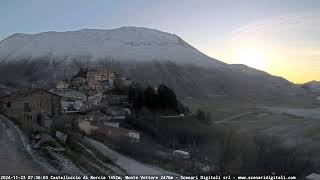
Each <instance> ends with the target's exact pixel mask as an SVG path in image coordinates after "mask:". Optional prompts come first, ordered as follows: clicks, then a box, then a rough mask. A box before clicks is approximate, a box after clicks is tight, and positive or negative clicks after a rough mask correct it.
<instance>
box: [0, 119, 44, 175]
mask: <svg viewBox="0 0 320 180" xmlns="http://www.w3.org/2000/svg"><path fill="white" fill-rule="evenodd" d="M0 145H1V148H0V164H1V165H0V174H5V175H40V174H45V173H46V172H45V171H44V170H42V169H41V168H40V166H39V165H38V164H37V163H36V162H34V161H33V160H32V158H31V157H30V156H29V154H28V152H27V151H26V149H25V148H24V146H23V143H22V142H21V138H20V136H19V135H18V134H17V132H16V131H15V129H14V128H13V127H12V126H11V125H10V124H9V123H8V122H7V119H6V118H4V117H3V116H2V115H0Z"/></svg>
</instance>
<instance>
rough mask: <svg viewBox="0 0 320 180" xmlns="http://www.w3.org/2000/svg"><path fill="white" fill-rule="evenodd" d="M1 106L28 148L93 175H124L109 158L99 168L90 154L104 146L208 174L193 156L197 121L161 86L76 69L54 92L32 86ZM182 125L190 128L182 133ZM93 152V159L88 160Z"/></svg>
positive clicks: (175, 168)
mask: <svg viewBox="0 0 320 180" xmlns="http://www.w3.org/2000/svg"><path fill="white" fill-rule="evenodd" d="M0 102H1V112H2V113H3V114H4V115H5V116H7V117H8V118H9V119H11V120H12V121H14V122H15V123H16V124H17V125H19V127H20V128H21V129H22V130H23V131H24V132H25V133H26V134H27V135H28V137H30V139H31V140H30V143H31V146H32V147H33V148H34V149H37V150H40V151H46V152H45V153H44V154H50V151H53V152H55V153H56V152H57V151H58V152H59V153H63V154H65V155H66V156H67V157H68V158H70V159H71V160H72V161H74V162H75V163H76V164H77V165H78V166H79V167H81V168H83V169H85V170H86V171H89V172H90V173H93V174H94V173H110V172H111V173H114V174H118V173H124V174H125V173H128V171H130V170H128V169H126V167H122V166H120V165H119V164H117V163H115V162H113V161H112V160H110V159H112V156H114V155H112V154H108V155H103V156H105V161H104V163H106V162H107V163H110V162H112V163H111V164H113V165H114V168H111V170H110V168H106V167H105V166H104V165H101V162H100V161H101V160H100V158H101V157H99V158H98V159H97V157H96V156H99V155H101V154H104V153H105V152H104V150H103V149H101V147H100V146H101V145H102V144H103V145H106V146H107V147H110V148H112V149H113V150H116V151H118V152H121V153H122V154H124V155H126V156H129V157H132V158H135V159H138V160H140V161H143V162H146V163H148V164H154V165H156V166H160V167H165V168H166V169H168V168H169V169H172V170H173V171H181V172H182V171H184V170H187V169H190V168H191V167H192V168H193V169H194V170H196V171H198V172H202V173H205V172H209V171H210V170H211V169H210V168H211V167H209V166H208V165H207V163H206V160H205V158H204V156H201V157H197V155H199V154H201V153H199V152H197V151H196V146H197V143H198V142H199V139H200V137H201V136H202V135H204V133H203V132H201V129H200V130H197V129H199V128H197V125H194V122H193V121H198V120H196V118H195V117H194V115H192V114H191V113H190V112H189V110H188V108H186V107H185V106H183V105H182V104H181V103H180V102H179V101H178V100H177V98H176V95H175V93H174V91H172V90H171V89H169V88H168V87H166V86H165V85H164V84H161V85H159V86H158V87H151V86H147V87H144V86H142V85H141V84H139V83H137V82H135V81H134V80H130V79H129V78H127V77H126V76H122V75H119V74H117V73H115V72H112V71H110V70H108V69H88V68H81V69H80V70H79V71H78V73H77V74H75V75H74V76H73V77H72V78H71V79H70V80H60V81H58V82H57V83H56V87H55V88H53V89H45V88H42V87H35V86H32V87H30V88H27V89H21V90H18V91H17V92H14V93H12V94H9V95H6V96H4V97H2V98H1V99H0ZM184 120H188V121H186V122H191V124H193V125H191V124H190V125H187V126H186V128H185V129H182V128H180V127H179V124H180V123H181V122H182V121H184ZM200 120H205V118H202V119H201V118H200ZM199 122H200V121H199ZM187 124H188V123H187ZM100 143H102V144H100ZM84 147H85V148H84ZM49 149H50V151H49ZM91 151H93V152H96V154H95V155H93V154H92V153H89V154H88V152H91ZM191 154H192V155H193V156H192V158H191V156H190V155H191ZM110 156H111V157H110ZM79 157H81V158H79ZM101 159H103V158H101ZM155 160H156V161H155ZM181 161H184V162H185V163H184V164H181ZM89 162H90V163H89ZM99 163H100V164H99ZM114 163H115V164H114ZM101 166H102V167H101ZM104 168H105V170H102V169H104ZM117 168H119V169H120V170H115V169H117ZM88 169H89V170H88Z"/></svg>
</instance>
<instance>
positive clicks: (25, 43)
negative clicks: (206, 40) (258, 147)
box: [0, 27, 305, 98]
mask: <svg viewBox="0 0 320 180" xmlns="http://www.w3.org/2000/svg"><path fill="white" fill-rule="evenodd" d="M0 61H1V62H2V63H1V65H0V76H1V75H6V76H8V75H10V82H8V80H7V79H6V78H0V83H5V84H8V83H9V84H11V85H12V84H14V83H12V82H15V81H18V80H19V83H18V84H23V82H22V81H28V82H31V81H35V82H37V83H40V84H41V83H42V84H45V83H47V84H50V83H53V82H54V81H56V80H57V79H59V78H65V77H66V76H69V75H70V74H72V73H75V71H76V70H77V68H79V66H80V65H79V63H80V64H81V65H83V66H85V65H86V62H87V64H88V62H90V64H92V63H93V64H95V65H100V66H103V65H107V64H109V65H110V63H112V64H113V65H112V66H109V67H110V68H113V69H114V70H116V71H121V72H122V73H125V74H127V75H128V76H129V77H130V78H132V79H136V80H138V81H141V82H144V83H145V84H150V85H156V84H159V83H166V84H167V85H168V86H170V87H172V88H174V89H175V90H176V91H177V93H178V95H180V96H194V97H216V96H233V97H257V98H275V97H279V96H293V95H297V94H302V93H305V89H303V88H301V87H300V86H297V85H295V84H293V83H291V82H289V81H287V80H285V79H283V78H281V77H275V76H272V75H270V74H267V73H265V72H263V71H259V70H256V69H253V68H250V67H247V66H245V65H229V64H226V63H223V62H221V61H218V60H216V59H213V58H211V57H208V56H207V55H205V54H203V53H202V52H200V51H199V50H197V49H195V48H194V47H192V46H191V45H190V44H188V43H187V42H185V41H184V40H183V39H182V38H180V37H179V36H177V35H174V34H170V33H166V32H162V31H158V30H154V29H148V28H142V27H122V28H117V29H111V30H98V29H83V30H79V31H68V32H44V33H39V34H21V33H17V34H13V35H12V36H9V37H8V38H6V39H4V40H2V41H1V42H0ZM97 62H99V63H97ZM107 62H108V63H107ZM22 64H23V65H24V67H25V68H24V69H19V68H16V70H14V69H15V68H14V67H15V66H17V67H18V66H21V65H22ZM67 67H70V68H67ZM10 68H11V70H9V69H10ZM17 71H19V72H17ZM21 71H22V72H21ZM24 71H25V72H24ZM66 74H67V75H66Z"/></svg>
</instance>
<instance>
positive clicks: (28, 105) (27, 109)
mask: <svg viewBox="0 0 320 180" xmlns="http://www.w3.org/2000/svg"><path fill="white" fill-rule="evenodd" d="M24 112H31V104H30V102H25V103H24Z"/></svg>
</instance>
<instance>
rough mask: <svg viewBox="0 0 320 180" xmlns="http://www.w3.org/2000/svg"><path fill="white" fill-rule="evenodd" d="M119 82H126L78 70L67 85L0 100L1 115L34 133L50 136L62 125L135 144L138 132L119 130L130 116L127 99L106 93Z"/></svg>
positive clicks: (100, 72)
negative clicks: (125, 139)
mask: <svg viewBox="0 0 320 180" xmlns="http://www.w3.org/2000/svg"><path fill="white" fill-rule="evenodd" d="M121 80H123V81H126V83H127V82H128V80H127V79H125V78H123V77H119V76H118V75H116V74H115V73H114V72H111V71H109V70H106V69H93V70H88V69H81V70H80V71H79V72H78V73H77V74H76V75H75V76H74V77H73V78H72V79H71V80H70V81H59V82H57V84H56V88H54V89H51V90H48V89H44V88H28V89H23V90H19V91H17V92H15V93H13V94H9V95H6V96H4V97H2V98H0V105H1V112H2V113H3V114H5V115H6V116H8V117H10V118H12V119H15V120H16V121H17V122H18V123H20V124H22V125H23V126H22V127H25V128H27V129H29V130H33V131H36V132H46V133H53V134H54V133H55V132H52V131H55V130H54V128H55V124H56V123H57V122H60V123H61V121H65V123H64V122H62V124H63V125H64V126H66V127H72V128H75V129H77V130H80V131H82V132H83V133H84V134H87V135H99V136H105V137H108V138H111V139H115V138H122V137H127V138H129V139H130V140H132V141H139V140H140V133H139V132H136V131H134V130H130V129H125V128H121V123H122V121H124V120H125V118H126V117H127V116H130V114H131V111H130V108H129V104H128V102H127V97H126V96H120V95H112V94H108V93H107V92H108V91H111V90H112V89H113V88H114V81H121ZM129 84H130V83H129ZM114 99H116V100H117V101H118V102H119V103H117V105H116V106H114V105H111V104H110V103H109V102H111V101H113V100H114ZM68 119H69V120H70V119H72V120H71V121H69V120H68ZM70 124H71V125H70ZM72 125H73V126H72ZM74 125H75V126H76V127H74ZM72 128H71V129H72Z"/></svg>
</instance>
